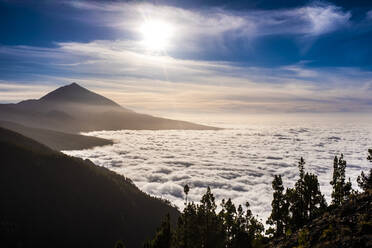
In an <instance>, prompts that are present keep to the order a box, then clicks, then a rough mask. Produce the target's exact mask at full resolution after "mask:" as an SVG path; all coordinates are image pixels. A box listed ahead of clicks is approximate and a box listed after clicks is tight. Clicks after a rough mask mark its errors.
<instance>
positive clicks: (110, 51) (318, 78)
mask: <svg viewBox="0 0 372 248" xmlns="http://www.w3.org/2000/svg"><path fill="white" fill-rule="evenodd" d="M57 45H58V46H57V47H56V48H48V49H38V48H34V47H27V46H19V47H14V46H11V47H2V49H0V53H5V54H7V56H13V57H15V58H16V59H23V60H24V62H25V63H26V64H28V63H39V62H40V60H41V61H42V63H43V64H44V65H45V66H46V68H45V72H48V73H44V71H42V72H40V74H35V72H32V74H28V75H29V76H30V80H31V79H32V77H33V76H35V75H36V76H37V77H36V78H35V79H34V81H36V82H39V83H40V82H44V83H46V82H51V83H52V84H56V82H59V84H63V83H68V82H71V81H77V82H79V83H82V84H83V85H84V86H87V87H88V88H91V89H93V90H96V91H97V92H99V93H101V94H104V95H105V96H108V97H110V98H113V99H114V100H115V101H117V102H119V103H120V104H122V105H123V106H126V107H129V108H133V109H134V110H137V111H144V112H147V113H162V114H163V113H166V112H179V113H198V112H200V111H201V110H202V111H204V112H208V113H268V112H337V111H349V112H352V111H368V110H369V109H370V104H371V102H372V98H371V94H370V87H371V84H372V74H371V73H370V72H365V71H361V70H358V69H355V68H353V69H350V68H333V69H332V70H331V71H330V70H329V69H327V70H321V69H311V68H307V67H306V63H308V62H307V61H304V62H302V63H299V64H294V65H290V66H283V67H277V68H260V67H247V66H242V65H240V64H239V63H231V62H219V61H200V60H198V61H196V60H184V59H176V58H173V57H170V56H166V55H151V54H146V53H145V52H144V51H141V50H140V49H138V48H133V47H132V46H131V44H130V43H129V44H128V43H127V42H126V41H93V42H89V43H79V42H65V43H58V44H57ZM25 54H26V55H27V56H24V55H25ZM22 69H23V68H22V67H21V68H19V69H18V70H19V73H22ZM15 70H16V69H15ZM16 71H17V70H16ZM51 72H52V73H51ZM16 74H17V73H16ZM43 78H44V79H43ZM357 78H358V79H360V81H359V82H357V83H356V82H355V79H357ZM41 80H42V81H41ZM9 85H10V83H7V87H9V89H11V87H10V86H9ZM36 90H37V89H36V88H35V91H36ZM12 92H13V100H14V101H15V100H16V99H17V97H18V100H23V99H24V98H25V95H24V94H22V95H19V94H18V92H17V91H15V90H14V91H12ZM45 93H46V92H45ZM0 94H1V95H0V97H1V98H7V99H11V98H10V95H9V94H12V93H11V92H10V93H9V92H7V93H6V95H7V96H5V93H0ZM34 95H35V94H32V96H34ZM39 96H41V94H40V95H39Z"/></svg>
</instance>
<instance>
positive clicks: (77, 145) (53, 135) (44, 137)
mask: <svg viewBox="0 0 372 248" xmlns="http://www.w3.org/2000/svg"><path fill="white" fill-rule="evenodd" d="M0 127H3V128H6V129H9V130H12V131H14V132H17V133H19V134H22V135H24V136H26V137H29V138H31V139H33V140H35V141H37V142H40V143H42V144H44V145H46V146H48V147H50V148H52V149H54V150H57V151H61V150H81V149H89V148H92V147H95V146H104V145H112V144H113V142H112V141H111V140H107V139H101V138H97V137H92V136H86V135H80V134H70V133H64V132H58V131H53V130H48V129H41V128H31V127H26V126H23V125H20V124H17V123H14V122H9V121H0Z"/></svg>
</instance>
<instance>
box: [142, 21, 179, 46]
mask: <svg viewBox="0 0 372 248" xmlns="http://www.w3.org/2000/svg"><path fill="white" fill-rule="evenodd" d="M140 32H141V33H142V35H143V40H142V42H143V45H144V46H145V47H146V48H147V49H149V50H152V51H164V50H166V48H167V47H168V46H169V41H170V38H171V36H172V32H173V30H172V26H171V25H170V24H169V23H166V22H164V21H155V20H152V21H146V22H145V23H143V24H142V26H141V27H140Z"/></svg>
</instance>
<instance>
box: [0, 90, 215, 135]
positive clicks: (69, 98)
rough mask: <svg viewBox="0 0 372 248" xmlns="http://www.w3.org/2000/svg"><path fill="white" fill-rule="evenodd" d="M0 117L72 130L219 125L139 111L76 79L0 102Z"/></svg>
mask: <svg viewBox="0 0 372 248" xmlns="http://www.w3.org/2000/svg"><path fill="white" fill-rule="evenodd" d="M0 120H5V121H11V122H16V123H19V124H22V125H25V126H30V127H37V128H45V129H52V130H58V131H62V132H72V133H77V132H81V131H98V130H121V129H132V130H140V129H146V130H167V129H191V130H208V129H211V130H215V129H217V128H214V127H209V126H204V125H198V124H194V123H191V122H186V121H178V120H171V119H166V118H159V117H154V116H151V115H146V114H140V113H136V112H134V111H131V110H128V109H126V108H123V107H121V106H120V105H118V104H117V103H115V102H113V101H111V100H110V99H108V98H106V97H103V96H101V95H98V94H96V93H94V92H92V91H90V90H88V89H85V88H83V87H81V86H80V85H78V84H76V83H72V84H70V85H66V86H63V87H60V88H58V89H56V90H54V91H52V92H50V93H49V94H47V95H45V96H43V97H41V98H40V99H37V100H26V101H22V102H19V103H17V104H0Z"/></svg>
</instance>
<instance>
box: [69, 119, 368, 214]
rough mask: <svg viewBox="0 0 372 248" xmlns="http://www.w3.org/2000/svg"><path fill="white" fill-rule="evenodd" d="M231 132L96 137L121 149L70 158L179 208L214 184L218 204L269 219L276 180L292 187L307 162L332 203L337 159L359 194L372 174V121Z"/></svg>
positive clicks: (101, 149) (102, 134)
mask: <svg viewBox="0 0 372 248" xmlns="http://www.w3.org/2000/svg"><path fill="white" fill-rule="evenodd" d="M225 127H226V129H224V130H219V131H176V130H170V131H169V130H168V131H130V130H122V131H100V132H91V133H89V135H92V136H96V137H101V138H108V139H113V140H114V141H115V144H114V145H111V146H104V147H96V148H93V149H89V150H79V151H65V153H67V154H69V155H72V156H77V157H82V158H84V159H85V158H88V159H90V160H92V161H93V162H94V163H96V164H98V165H101V166H105V167H107V168H109V169H111V170H113V171H115V172H117V173H119V174H122V175H125V176H126V177H129V178H130V179H132V181H133V182H134V183H135V184H136V185H137V186H138V187H139V188H140V189H141V190H143V191H145V192H147V193H149V194H151V195H154V196H158V197H162V198H166V199H168V200H170V201H171V202H172V203H173V204H175V205H176V206H178V207H179V208H180V209H182V208H183V206H184V194H183V186H184V185H185V184H188V185H189V186H190V188H191V190H190V193H189V199H190V200H191V201H195V202H197V201H199V200H200V198H201V196H202V195H203V194H204V193H205V191H206V188H207V186H210V187H211V189H212V193H213V194H214V195H215V196H216V200H217V201H218V204H219V203H220V200H222V199H223V198H225V199H227V198H231V199H232V200H233V201H234V202H235V203H236V204H244V203H245V202H246V201H248V202H249V203H250V204H251V209H252V211H253V212H254V214H257V215H258V216H259V217H260V218H261V219H262V220H264V221H265V220H266V218H267V217H268V215H269V214H270V211H271V200H272V189H271V182H272V179H273V175H275V174H280V175H282V177H283V181H284V183H285V186H290V187H291V186H293V185H294V183H295V181H296V180H297V178H298V168H297V163H298V160H299V158H300V157H301V156H302V157H304V159H305V161H306V166H305V169H306V170H307V171H310V172H313V173H316V174H317V175H318V177H319V181H320V185H321V190H322V192H323V193H324V194H325V196H326V199H327V201H328V202H330V194H331V190H332V189H331V186H330V184H329V182H330V180H331V177H332V170H333V158H334V156H335V155H339V154H340V153H343V154H344V157H345V160H346V161H347V169H346V175H347V177H350V179H351V182H352V183H353V187H354V188H357V183H356V178H357V176H358V175H359V174H360V172H361V171H362V170H364V171H367V170H369V168H371V164H370V163H369V162H368V161H367V160H366V157H367V149H368V148H372V125H371V124H369V123H368V122H366V123H364V124H363V123H358V122H354V123H347V122H341V123H340V122H324V123H311V122H301V123H300V124H294V123H293V122H288V123H286V122H285V121H284V122H281V123H275V122H272V123H266V124H260V125H255V124H249V125H240V126H237V125H227V126H226V125H225Z"/></svg>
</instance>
